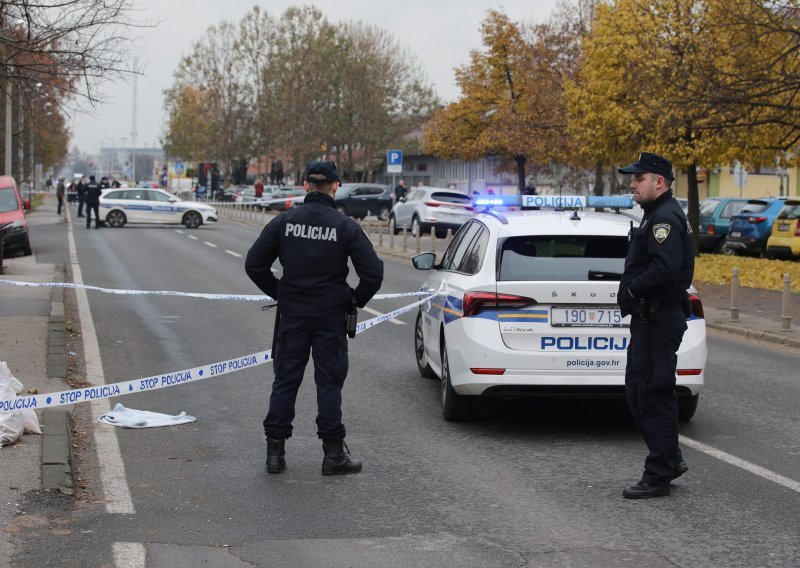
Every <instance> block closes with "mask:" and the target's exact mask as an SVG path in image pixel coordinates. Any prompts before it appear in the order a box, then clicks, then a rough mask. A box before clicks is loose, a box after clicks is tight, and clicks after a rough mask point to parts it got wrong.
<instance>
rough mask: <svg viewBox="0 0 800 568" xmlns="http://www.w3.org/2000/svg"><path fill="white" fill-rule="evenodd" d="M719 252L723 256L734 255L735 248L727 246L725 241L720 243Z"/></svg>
mask: <svg viewBox="0 0 800 568" xmlns="http://www.w3.org/2000/svg"><path fill="white" fill-rule="evenodd" d="M719 252H720V253H721V254H724V255H725V256H736V249H733V248H731V247H729V246H728V243H726V242H723V243H722V246H720V248H719Z"/></svg>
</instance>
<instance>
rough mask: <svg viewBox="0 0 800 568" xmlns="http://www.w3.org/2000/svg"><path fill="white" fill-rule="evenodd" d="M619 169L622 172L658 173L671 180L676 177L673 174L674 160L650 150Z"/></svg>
mask: <svg viewBox="0 0 800 568" xmlns="http://www.w3.org/2000/svg"><path fill="white" fill-rule="evenodd" d="M617 171H618V172H619V173H621V174H648V173H649V174H656V175H659V176H663V177H664V178H665V179H668V180H670V181H673V180H674V179H675V176H673V175H672V162H670V161H669V160H667V159H666V158H662V157H661V156H659V155H658V154H651V153H650V152H642V153H641V154H639V158H638V159H637V160H636V161H635V162H633V163H632V164H631V165H630V166H625V167H624V168H618V169H617Z"/></svg>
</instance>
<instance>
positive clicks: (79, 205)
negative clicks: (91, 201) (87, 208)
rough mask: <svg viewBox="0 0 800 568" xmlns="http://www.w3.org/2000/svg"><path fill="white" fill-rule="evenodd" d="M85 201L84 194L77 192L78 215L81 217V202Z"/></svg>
mask: <svg viewBox="0 0 800 568" xmlns="http://www.w3.org/2000/svg"><path fill="white" fill-rule="evenodd" d="M84 203H86V194H85V193H78V217H83V204H84Z"/></svg>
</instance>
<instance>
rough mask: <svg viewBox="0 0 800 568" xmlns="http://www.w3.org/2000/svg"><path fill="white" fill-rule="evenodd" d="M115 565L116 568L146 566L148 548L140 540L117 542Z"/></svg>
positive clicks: (114, 547) (114, 548)
mask: <svg viewBox="0 0 800 568" xmlns="http://www.w3.org/2000/svg"><path fill="white" fill-rule="evenodd" d="M112 549H113V552H114V566H115V567H116V568H145V566H146V564H145V563H146V561H147V549H146V548H145V547H144V545H143V544H142V543H140V542H115V543H114V545H113V546H112Z"/></svg>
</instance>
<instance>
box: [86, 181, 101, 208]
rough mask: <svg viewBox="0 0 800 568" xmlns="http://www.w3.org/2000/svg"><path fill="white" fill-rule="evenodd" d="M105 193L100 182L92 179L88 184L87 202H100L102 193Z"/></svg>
mask: <svg viewBox="0 0 800 568" xmlns="http://www.w3.org/2000/svg"><path fill="white" fill-rule="evenodd" d="M101 193H103V186H101V185H100V182H97V181H90V182H89V183H87V184H86V202H87V203H100V194H101Z"/></svg>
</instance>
